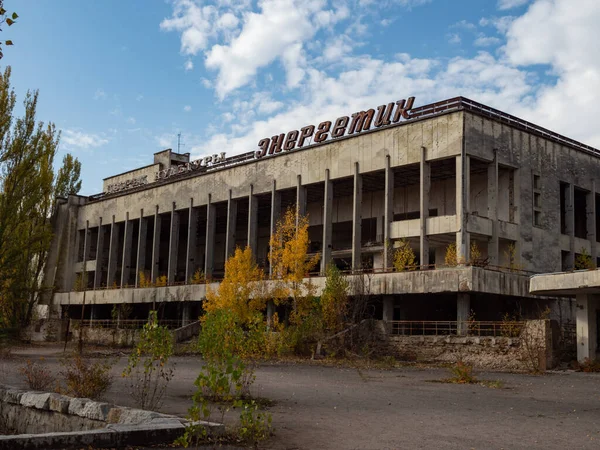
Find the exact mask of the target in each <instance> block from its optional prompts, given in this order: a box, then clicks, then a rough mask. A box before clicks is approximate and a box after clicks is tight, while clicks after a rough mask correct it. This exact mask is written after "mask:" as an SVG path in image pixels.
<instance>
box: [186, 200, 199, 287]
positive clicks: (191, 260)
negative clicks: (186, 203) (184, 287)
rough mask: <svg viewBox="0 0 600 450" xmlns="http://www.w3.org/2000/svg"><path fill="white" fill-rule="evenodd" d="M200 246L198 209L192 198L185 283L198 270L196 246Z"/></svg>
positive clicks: (189, 214)
mask: <svg viewBox="0 0 600 450" xmlns="http://www.w3.org/2000/svg"><path fill="white" fill-rule="evenodd" d="M197 246H198V210H197V209H196V208H194V199H193V198H190V209H189V211H188V230H187V250H186V258H185V261H186V263H185V283H186V284H187V283H189V282H190V280H191V279H192V277H193V276H194V273H195V272H196V268H197V266H198V265H197V264H196V247H197Z"/></svg>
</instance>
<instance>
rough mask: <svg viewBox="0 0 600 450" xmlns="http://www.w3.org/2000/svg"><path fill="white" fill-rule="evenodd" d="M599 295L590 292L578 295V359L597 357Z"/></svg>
mask: <svg viewBox="0 0 600 450" xmlns="http://www.w3.org/2000/svg"><path fill="white" fill-rule="evenodd" d="M597 298H598V296H593V295H589V294H578V295H577V308H576V309H577V317H576V326H577V361H579V362H583V360H584V359H585V358H589V359H590V360H594V359H596V351H597V345H596V344H597V336H596V332H597V329H598V325H597V323H596V320H597V315H596V308H597V307H598V305H597V302H598V300H597Z"/></svg>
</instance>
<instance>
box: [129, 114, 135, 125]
mask: <svg viewBox="0 0 600 450" xmlns="http://www.w3.org/2000/svg"><path fill="white" fill-rule="evenodd" d="M135 122H136V120H135V117H131V116H130V117H128V118H127V123H129V124H131V125H135Z"/></svg>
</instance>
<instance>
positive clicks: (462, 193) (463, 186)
mask: <svg viewBox="0 0 600 450" xmlns="http://www.w3.org/2000/svg"><path fill="white" fill-rule="evenodd" d="M470 171H471V170H470V164H469V156H468V155H465V154H464V153H463V154H462V155H461V156H457V157H456V222H457V223H456V226H457V229H458V231H457V232H456V258H457V260H458V261H459V262H463V263H464V262H467V261H469V244H470V243H469V233H468V232H467V217H468V212H469V193H470Z"/></svg>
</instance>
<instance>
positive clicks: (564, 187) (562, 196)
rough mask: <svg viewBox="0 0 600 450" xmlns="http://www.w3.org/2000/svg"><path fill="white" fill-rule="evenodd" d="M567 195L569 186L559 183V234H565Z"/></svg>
mask: <svg viewBox="0 0 600 450" xmlns="http://www.w3.org/2000/svg"><path fill="white" fill-rule="evenodd" d="M568 195H569V185H568V184H567V183H562V182H561V183H560V233H561V234H567V201H568V199H567V197H568Z"/></svg>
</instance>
